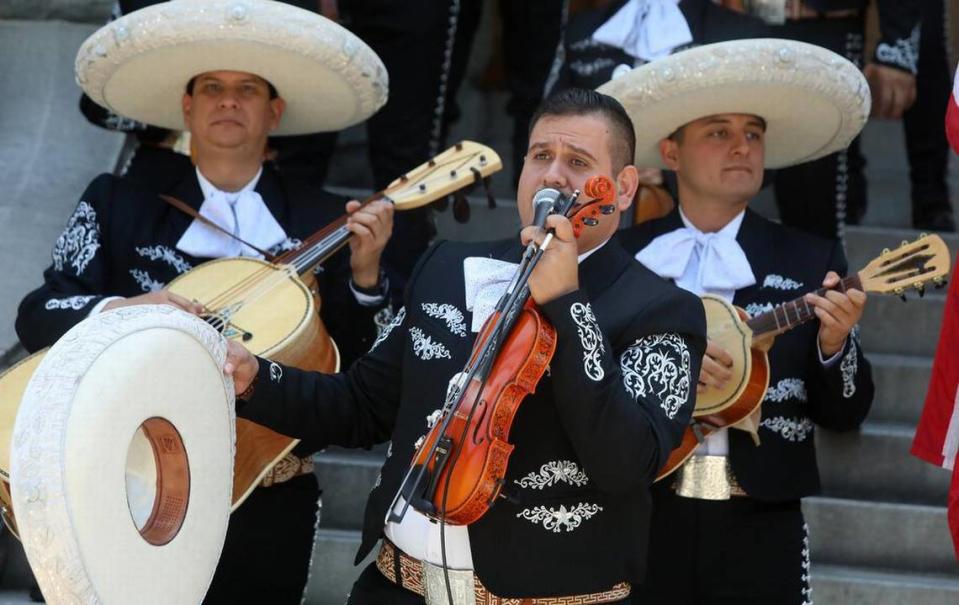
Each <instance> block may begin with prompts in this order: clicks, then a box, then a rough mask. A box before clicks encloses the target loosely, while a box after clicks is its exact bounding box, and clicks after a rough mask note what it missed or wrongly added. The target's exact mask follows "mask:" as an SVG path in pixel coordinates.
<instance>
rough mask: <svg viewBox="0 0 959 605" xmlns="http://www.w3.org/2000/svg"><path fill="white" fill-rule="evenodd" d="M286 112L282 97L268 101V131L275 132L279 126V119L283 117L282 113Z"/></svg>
mask: <svg viewBox="0 0 959 605" xmlns="http://www.w3.org/2000/svg"><path fill="white" fill-rule="evenodd" d="M285 110H286V101H284V100H283V97H277V98H275V99H270V112H271V114H272V115H271V116H270V130H271V131H273V130H276V129H277V128H278V127H279V126H280V118H282V117H283V112H284V111H285Z"/></svg>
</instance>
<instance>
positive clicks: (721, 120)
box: [660, 113, 766, 203]
mask: <svg viewBox="0 0 959 605" xmlns="http://www.w3.org/2000/svg"><path fill="white" fill-rule="evenodd" d="M765 136H766V125H765V122H763V120H762V119H761V118H759V117H757V116H754V115H749V114H741V113H724V114H717V115H714V116H707V117H705V118H701V119H699V120H696V121H694V122H690V123H689V124H686V125H685V126H684V127H683V128H682V131H681V133H680V134H679V136H678V137H676V140H669V139H665V140H663V141H662V142H661V143H660V152H661V153H662V157H663V161H664V162H665V163H666V166H667V167H669V168H670V169H671V170H674V171H675V172H676V176H677V178H678V179H679V183H680V188H681V189H683V188H685V189H686V190H687V191H689V192H690V193H692V194H693V195H695V196H696V197H699V198H712V199H719V200H728V201H730V202H733V203H741V202H743V201H748V200H749V199H751V198H752V197H753V196H755V195H756V194H757V193H758V192H759V188H760V187H761V186H762V182H763V166H764V159H765Z"/></svg>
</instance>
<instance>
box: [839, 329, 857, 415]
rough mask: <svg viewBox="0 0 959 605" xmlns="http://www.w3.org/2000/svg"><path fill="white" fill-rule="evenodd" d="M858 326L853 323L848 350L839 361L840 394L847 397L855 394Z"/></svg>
mask: <svg viewBox="0 0 959 605" xmlns="http://www.w3.org/2000/svg"><path fill="white" fill-rule="evenodd" d="M858 352H859V326H858V325H855V326H853V328H852V331H851V332H850V333H849V351H847V352H846V355H845V356H844V357H843V358H842V361H841V362H839V371H840V372H841V373H842V396H843V397H844V398H846V399H849V398H850V397H852V396H853V395H855V394H856V372H858V371H859V358H858V357H857V355H858Z"/></svg>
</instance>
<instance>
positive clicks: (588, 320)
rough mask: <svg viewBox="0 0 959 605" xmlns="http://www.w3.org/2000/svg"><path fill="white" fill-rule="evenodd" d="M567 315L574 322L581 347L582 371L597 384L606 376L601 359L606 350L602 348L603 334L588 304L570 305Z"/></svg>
mask: <svg viewBox="0 0 959 605" xmlns="http://www.w3.org/2000/svg"><path fill="white" fill-rule="evenodd" d="M569 314H570V315H571V316H572V318H573V321H574V322H576V333H577V334H579V342H580V344H582V345H583V370H584V371H585V372H586V376H588V377H589V378H590V379H591V380H594V381H596V382H599V381H600V380H602V379H603V376H605V375H606V372H604V371H603V364H602V358H601V356H602V354H603V353H605V352H606V348H605V347H604V346H603V333H602V332H601V331H600V329H599V323H598V322H597V321H596V316H595V315H593V307H592V306H591V305H590V304H589V303H586V304H585V305H584V304H583V303H580V302H576V303H573V304H572V305H570V307H569Z"/></svg>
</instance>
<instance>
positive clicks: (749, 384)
mask: <svg viewBox="0 0 959 605" xmlns="http://www.w3.org/2000/svg"><path fill="white" fill-rule="evenodd" d="M703 307H705V309H706V334H707V338H709V340H712V341H714V342H716V343H718V344H719V345H720V346H721V347H723V348H724V349H725V350H726V351H728V352H729V354H730V356H731V357H732V358H733V367H732V373H733V377H732V379H731V380H730V381H729V382H728V383H727V384H726V387H725V388H723V389H717V388H715V387H710V388H709V389H707V390H706V392H705V393H699V394H697V395H696V409H695V411H694V412H693V422H694V423H696V424H697V430H698V431H699V434H700V436H701V437H702V438H704V439H705V437H706V436H707V435H709V434H710V433H713V432H715V431H716V430H717V429H718V428H722V427H728V426H732V425H734V424H736V423H737V422H739V421H741V420H743V419H745V418H747V417H748V416H749V415H750V414H752V413H753V412H754V411H755V410H756V408H758V407H759V406H760V405H761V404H762V401H763V398H764V397H765V396H766V389H767V388H768V387H769V356H768V355H767V354H766V351H765V350H763V349H761V348H758V347H754V346H753V342H752V338H753V335H752V331H751V330H750V329H749V326H747V325H746V324H745V323H744V322H743V320H744V319H748V318H749V315H748V314H747V313H746V311H744V310H743V309H739V308H737V307H735V306H733V305H731V304H729V303H728V302H726V301H725V300H723V299H721V298H719V297H717V296H713V295H710V294H706V295H704V296H703ZM698 445H699V440H698V439H697V438H696V430H694V428H693V426H692V425H691V426H688V427H686V430H685V432H684V433H683V439H682V441H681V442H680V444H679V446H678V447H676V449H674V450H673V451H672V452H671V453H670V455H669V458H668V459H667V460H666V463H665V464H664V465H663V468H661V469H660V470H659V473H658V474H657V475H656V480H657V481H659V480H660V479H662V478H664V477H666V476H667V475H669V474H670V473H672V472H673V471H675V470H676V469H677V468H679V467H680V466H681V465H682V464H683V463H684V462H686V460H688V459H689V457H690V456H692V455H693V452H694V451H695V450H696V447H697V446H698Z"/></svg>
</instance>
